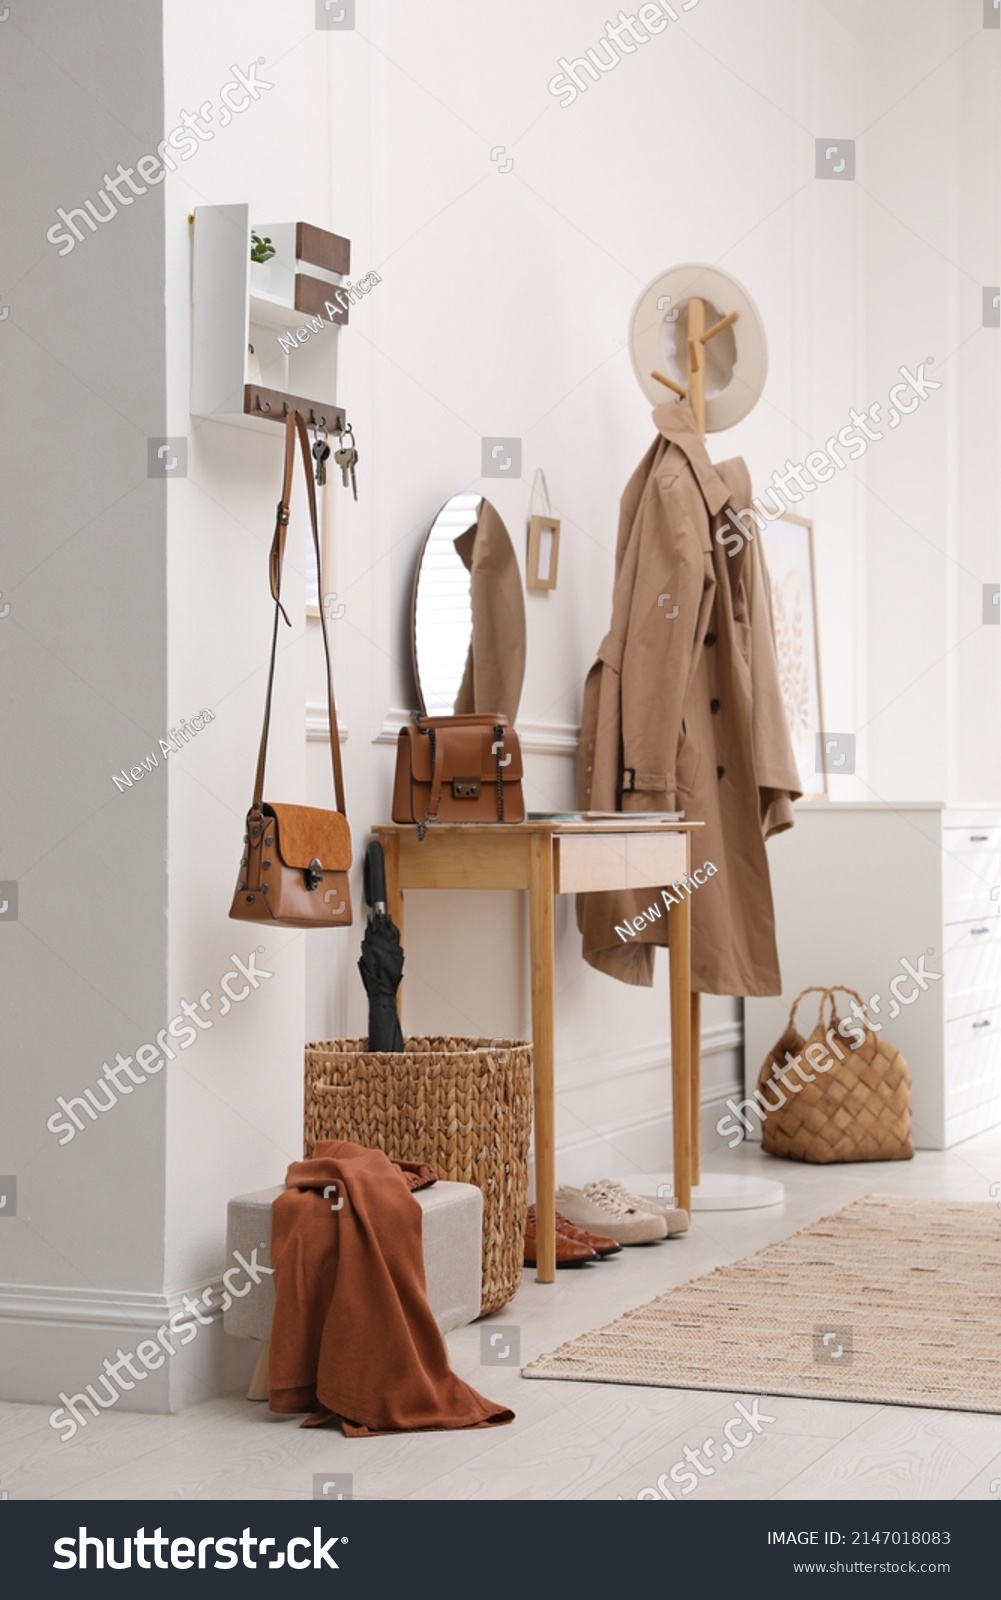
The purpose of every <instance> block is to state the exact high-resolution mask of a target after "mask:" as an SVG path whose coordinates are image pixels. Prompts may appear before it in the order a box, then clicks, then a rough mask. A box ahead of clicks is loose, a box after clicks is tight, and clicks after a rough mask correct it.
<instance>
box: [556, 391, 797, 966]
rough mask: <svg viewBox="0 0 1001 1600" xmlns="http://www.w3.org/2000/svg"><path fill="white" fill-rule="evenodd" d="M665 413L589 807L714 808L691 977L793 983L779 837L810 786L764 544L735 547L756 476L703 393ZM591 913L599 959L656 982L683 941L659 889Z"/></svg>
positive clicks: (707, 830) (625, 552)
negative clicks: (702, 430)
mask: <svg viewBox="0 0 1001 1600" xmlns="http://www.w3.org/2000/svg"><path fill="white" fill-rule="evenodd" d="M653 416H654V422H655V423H656V425H657V427H658V429H659V430H660V436H659V437H658V439H657V440H656V442H655V443H654V444H653V445H652V446H651V448H650V449H649V450H648V451H647V454H646V456H645V457H644V459H643V461H642V462H641V463H640V466H639V467H638V468H637V470H636V472H635V473H634V474H633V476H632V478H631V479H630V481H629V483H628V485H627V486H626V490H625V493H624V494H623V497H622V506H621V517H620V522H619V536H618V545H617V549H616V560H615V588H614V593H613V601H612V622H611V627H610V628H609V631H608V633H607V634H606V636H605V638H604V639H603V640H602V643H601V645H600V646H599V649H598V659H597V661H596V662H595V664H594V666H593V667H592V668H591V671H590V673H589V674H588V678H587V683H586V686H585V690H584V710H583V716H582V727H581V742H580V771H579V803H580V805H581V808H582V809H585V810H595V811H617V810H621V811H624V812H630V811H683V812H684V813H685V818H686V820H687V821H691V822H694V821H699V822H703V823H704V824H705V826H704V827H702V828H699V829H697V830H695V832H694V833H693V834H692V836H691V845H692V858H691V859H692V865H693V867H701V866H702V865H703V863H705V862H706V861H711V862H712V863H713V865H714V866H715V867H716V869H717V870H716V872H715V874H709V875H708V876H707V877H706V881H705V883H704V884H703V885H702V886H700V887H696V888H695V889H694V892H693V893H691V895H690V900H691V912H692V987H693V989H694V990H695V991H696V992H699V993H703V994H732V995H770V994H779V993H781V988H782V984H781V978H780V975H779V963H778V952H777V950H776V944H775V922H774V912H773V907H772V893H771V882H770V878H769V872H768V860H767V856H766V853H765V840H766V839H767V838H768V837H769V836H770V835H771V834H773V833H778V832H781V831H782V830H784V829H785V828H789V827H791V826H792V824H793V820H794V818H793V810H792V801H793V800H795V799H797V798H798V796H799V792H800V791H799V774H798V771H797V768H796V761H795V757H794V755H793V750H792V741H791V739H790V736H789V729H788V723H787V720H786V714H785V708H784V706H783V703H782V696H781V692H780V688H779V675H778V663H777V658H776V651H775V638H774V631H773V626H772V615H771V595H770V588H769V581H768V572H767V568H766V566H765V562H764V554H763V551H762V548H761V542H760V539H758V538H755V537H752V538H749V539H746V540H744V541H742V542H741V546H740V548H739V549H736V548H735V547H736V545H737V543H738V537H737V533H736V530H735V529H734V526H733V524H732V522H730V520H729V519H728V518H727V517H726V515H725V510H726V507H727V506H730V507H732V509H733V510H734V513H735V514H736V513H737V512H741V511H743V510H744V508H745V507H749V506H750V504H751V485H750V479H749V476H748V471H747V467H746V465H745V463H744V462H743V461H742V460H740V459H739V458H736V459H734V460H731V461H725V462H723V463H722V464H721V465H720V466H714V465H713V464H712V463H711V462H710V460H709V457H708V455H707V454H706V449H705V445H704V444H703V442H702V440H701V438H700V437H699V434H698V431H697V429H696V427H695V422H694V419H693V417H692V412H691V409H690V407H689V405H688V403H687V401H678V402H668V403H667V404H665V405H662V406H658V407H657V409H656V411H655V412H654V414H653ZM743 524H744V526H745V527H746V528H747V529H748V531H749V532H751V533H753V531H754V528H755V523H754V520H753V518H751V517H745V518H744V519H743ZM717 534H719V538H717V537H716V535H717ZM677 892H678V894H680V895H684V894H686V893H687V891H686V890H679V891H677ZM654 903H659V905H660V913H661V914H660V916H659V917H656V916H655V917H654V918H653V921H652V923H650V924H649V925H646V926H644V927H643V931H642V932H640V933H637V934H636V935H635V937H633V936H631V935H629V933H628V924H627V919H632V918H635V917H637V916H638V915H639V914H640V913H641V912H644V911H646V909H647V908H648V907H650V906H652V905H653V904H654ZM577 921H578V926H579V927H580V929H581V932H582V934H583V953H584V958H585V960H586V961H588V962H589V963H590V964H591V966H593V967H597V968H598V969H599V970H600V971H602V972H606V973H608V974H609V975H610V976H612V977H615V978H619V979H621V980H622V981H623V982H624V983H635V984H647V985H649V984H651V983H652V982H653V957H654V946H656V945H658V944H659V945H665V944H667V942H668V940H667V905H666V903H665V901H664V899H663V897H662V895H660V894H659V893H658V891H657V890H656V889H655V890H653V891H651V890H648V889H644V890H639V891H636V890H631V891H624V892H621V893H620V892H618V891H615V892H606V893H596V894H586V895H580V896H578V901H577ZM617 927H619V928H625V929H626V930H627V931H626V936H625V937H623V936H622V934H620V933H617V932H616V928H617Z"/></svg>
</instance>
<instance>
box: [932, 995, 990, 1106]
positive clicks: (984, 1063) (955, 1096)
mask: <svg viewBox="0 0 1001 1600" xmlns="http://www.w3.org/2000/svg"><path fill="white" fill-rule="evenodd" d="M999 1096H1001V1006H995V1007H993V1008H992V1009H991V1010H988V1011H981V1012H978V1013H977V1014H976V1015H974V1016H972V1017H963V1018H961V1019H958V1020H957V1021H954V1022H949V1023H946V1029H945V1114H946V1117H947V1118H949V1117H958V1116H962V1115H963V1114H964V1113H966V1112H970V1111H974V1110H976V1108H977V1107H978V1106H983V1105H986V1104H987V1103H988V1102H989V1101H993V1100H996V1099H997V1098H998V1097H999Z"/></svg>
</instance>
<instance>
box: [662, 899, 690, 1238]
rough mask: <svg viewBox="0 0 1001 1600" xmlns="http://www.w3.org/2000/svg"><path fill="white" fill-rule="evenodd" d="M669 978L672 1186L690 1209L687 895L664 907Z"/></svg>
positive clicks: (688, 930)
mask: <svg viewBox="0 0 1001 1600" xmlns="http://www.w3.org/2000/svg"><path fill="white" fill-rule="evenodd" d="M668 940H669V941H670V942H669V944H668V961H669V967H670V978H671V1115H672V1119H673V1122H674V1188H675V1192H676V1194H677V1196H678V1204H679V1206H681V1207H682V1209H683V1210H685V1211H688V1212H690V1211H691V1209H692V1076H691V1074H692V992H691V991H692V907H691V901H690V900H689V898H688V896H687V895H682V896H681V900H680V904H677V905H673V906H671V907H670V908H669V910H668Z"/></svg>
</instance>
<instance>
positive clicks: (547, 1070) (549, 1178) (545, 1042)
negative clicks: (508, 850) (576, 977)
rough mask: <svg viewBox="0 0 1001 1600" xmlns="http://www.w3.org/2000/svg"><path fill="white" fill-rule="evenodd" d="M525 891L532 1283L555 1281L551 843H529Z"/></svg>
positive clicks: (537, 839)
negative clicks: (532, 1115) (529, 1018)
mask: <svg viewBox="0 0 1001 1600" xmlns="http://www.w3.org/2000/svg"><path fill="white" fill-rule="evenodd" d="M530 845H531V874H530V884H529V891H528V918H529V933H530V955H531V963H532V1045H533V1050H532V1059H533V1062H534V1069H533V1082H532V1091H533V1098H534V1108H535V1217H536V1239H537V1246H536V1249H537V1255H536V1274H535V1275H536V1278H537V1280H538V1282H539V1283H553V1282H554V1281H555V1279H556V1107H555V1103H554V1094H555V1067H554V1052H555V1037H554V1031H553V843H552V839H551V838H550V836H549V834H548V833H535V834H533V835H532V838H531V841H530Z"/></svg>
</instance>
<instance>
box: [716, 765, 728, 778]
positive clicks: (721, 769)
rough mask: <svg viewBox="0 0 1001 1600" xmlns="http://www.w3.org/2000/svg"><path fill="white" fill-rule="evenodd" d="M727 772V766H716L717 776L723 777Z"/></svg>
mask: <svg viewBox="0 0 1001 1600" xmlns="http://www.w3.org/2000/svg"><path fill="white" fill-rule="evenodd" d="M725 773H726V768H725V767H717V768H716V776H717V778H722V777H723V776H724V775H725Z"/></svg>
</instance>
